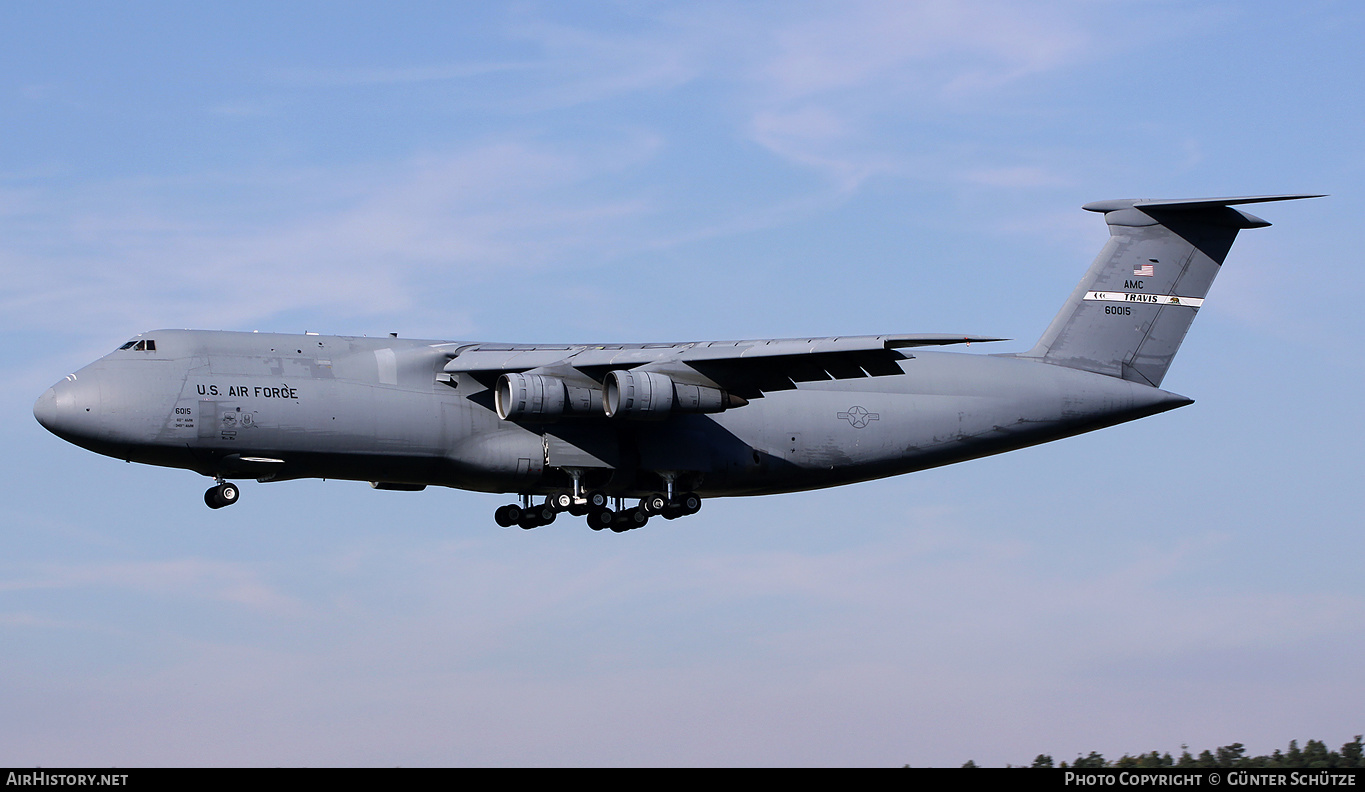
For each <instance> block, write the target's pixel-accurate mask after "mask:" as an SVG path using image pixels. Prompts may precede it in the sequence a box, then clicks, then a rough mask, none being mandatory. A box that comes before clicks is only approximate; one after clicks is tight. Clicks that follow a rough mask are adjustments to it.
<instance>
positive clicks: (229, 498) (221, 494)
mask: <svg viewBox="0 0 1365 792" xmlns="http://www.w3.org/2000/svg"><path fill="white" fill-rule="evenodd" d="M241 495H242V491H241V490H239V489H237V485H236V484H233V483H231V482H228V481H221V480H220V481H219V482H218V485H217V486H214V487H209V488H208V490H207V491H205V492H204V505H206V506H208V507H209V508H210V509H221V508H223V507H224V506H231V505H232V504H234V503H236V502H237V499H238V498H239V497H241Z"/></svg>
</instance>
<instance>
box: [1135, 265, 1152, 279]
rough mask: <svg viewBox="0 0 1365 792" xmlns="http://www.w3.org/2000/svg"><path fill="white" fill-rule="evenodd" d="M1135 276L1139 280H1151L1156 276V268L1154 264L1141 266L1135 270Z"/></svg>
mask: <svg viewBox="0 0 1365 792" xmlns="http://www.w3.org/2000/svg"><path fill="white" fill-rule="evenodd" d="M1133 274H1134V275H1136V276H1138V277H1139V278H1150V277H1152V276H1154V275H1156V266H1155V265H1152V264H1140V265H1138V266H1136V267H1134V268H1133Z"/></svg>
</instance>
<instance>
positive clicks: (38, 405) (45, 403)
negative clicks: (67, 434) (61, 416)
mask: <svg viewBox="0 0 1365 792" xmlns="http://www.w3.org/2000/svg"><path fill="white" fill-rule="evenodd" d="M33 417H34V418H37V419H38V423H40V424H42V425H43V428H44V429H46V430H48V431H49V432H51V431H53V429H52V427H53V426H55V425H56V424H57V391H56V390H54V389H53V388H48V389H47V390H45V391H43V395H42V396H39V397H38V401H36V402H34V403H33Z"/></svg>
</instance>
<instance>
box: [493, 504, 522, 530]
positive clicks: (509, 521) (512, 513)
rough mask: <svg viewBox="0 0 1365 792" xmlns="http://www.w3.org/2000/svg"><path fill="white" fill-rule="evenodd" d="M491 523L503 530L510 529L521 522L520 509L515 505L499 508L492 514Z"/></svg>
mask: <svg viewBox="0 0 1365 792" xmlns="http://www.w3.org/2000/svg"><path fill="white" fill-rule="evenodd" d="M493 521H494V522H496V523H497V524H498V525H500V526H502V527H503V528H511V527H512V526H514V525H517V524H518V523H520V522H521V507H520V506H518V505H517V504H515V503H509V504H507V505H506V506H499V507H498V508H497V510H496V511H494V512H493Z"/></svg>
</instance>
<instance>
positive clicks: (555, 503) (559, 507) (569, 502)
mask: <svg viewBox="0 0 1365 792" xmlns="http://www.w3.org/2000/svg"><path fill="white" fill-rule="evenodd" d="M545 502H546V503H547V504H549V506H550V508H552V509H554V510H555V511H557V512H562V511H568V510H569V509H571V508H573V493H572V492H556V493H555V494H553V495H551V496H550V497H549V498H546V500H545Z"/></svg>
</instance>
